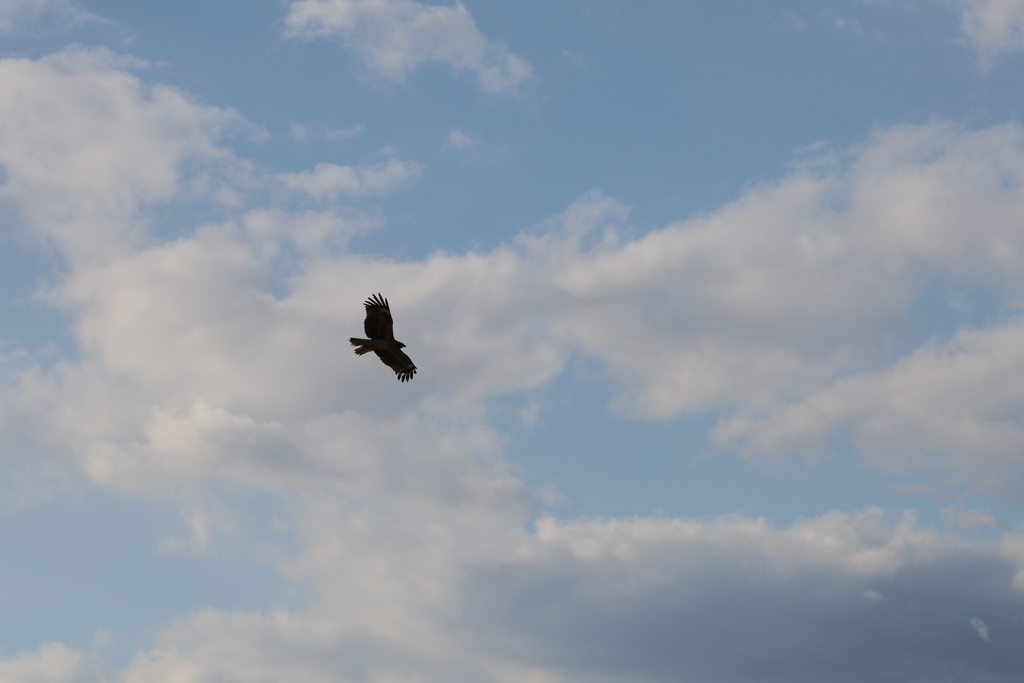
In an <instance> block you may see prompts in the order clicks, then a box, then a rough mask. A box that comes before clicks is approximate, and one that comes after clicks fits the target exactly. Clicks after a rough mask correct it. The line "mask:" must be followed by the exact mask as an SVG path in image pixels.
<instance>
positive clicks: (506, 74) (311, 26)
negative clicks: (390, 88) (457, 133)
mask: <svg viewBox="0 0 1024 683" xmlns="http://www.w3.org/2000/svg"><path fill="white" fill-rule="evenodd" d="M285 23H286V24H287V27H288V34H289V35H292V36H302V37H305V38H316V37H322V36H338V37H339V38H340V39H341V40H342V42H343V43H344V44H345V45H346V46H347V47H348V48H350V49H351V50H353V51H354V52H355V53H356V54H357V55H359V57H360V58H361V59H362V61H363V62H364V64H365V65H366V66H367V67H368V68H369V69H370V70H372V71H373V72H375V73H377V74H378V75H380V76H383V77H384V78H388V79H392V80H396V81H400V80H403V79H404V78H405V77H406V75H407V74H408V73H409V72H410V71H413V70H414V69H416V68H417V67H419V66H420V65H422V64H424V63H427V62H442V63H445V64H448V65H449V66H451V67H452V68H454V69H456V70H458V71H469V72H472V73H473V74H475V75H476V77H477V79H478V81H479V83H480V87H481V88H483V89H484V90H485V91H487V92H490V93H495V94H499V95H511V94H515V93H516V91H517V90H518V89H519V88H520V87H521V86H522V85H523V84H524V83H525V82H526V81H528V80H529V79H530V78H531V77H532V75H533V69H532V68H531V67H530V65H529V64H528V63H527V62H526V61H525V60H524V59H522V58H521V57H519V56H518V55H516V54H514V53H512V52H509V51H508V49H507V48H506V47H505V46H504V45H503V44H501V43H500V42H496V41H491V40H488V39H487V38H486V37H485V36H484V35H483V34H482V33H481V32H480V31H479V29H477V27H476V24H475V23H474V21H473V18H472V17H471V16H470V14H469V11H468V10H467V9H466V7H465V6H464V5H462V4H461V3H456V4H455V6H454V7H445V6H438V5H424V4H421V3H419V2H414V1H413V0H293V1H292V2H291V3H290V4H289V7H288V16H287V18H286V20H285Z"/></svg>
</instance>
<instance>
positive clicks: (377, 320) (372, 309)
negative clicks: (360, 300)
mask: <svg viewBox="0 0 1024 683" xmlns="http://www.w3.org/2000/svg"><path fill="white" fill-rule="evenodd" d="M363 306H366V320H364V321H363V331H365V332H366V336H367V337H369V338H370V339H387V340H388V341H394V339H395V331H394V329H395V323H394V321H393V320H392V319H391V307H390V306H388V300H387V299H385V298H384V297H382V296H381V295H380V294H374V295H373V296H371V297H370V298H369V299H367V300H366V302H365V303H364V304H363ZM378 355H380V354H378ZM403 355H404V354H403ZM385 362H387V361H385Z"/></svg>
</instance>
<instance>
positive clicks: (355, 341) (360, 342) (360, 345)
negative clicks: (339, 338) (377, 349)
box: [348, 337, 373, 356]
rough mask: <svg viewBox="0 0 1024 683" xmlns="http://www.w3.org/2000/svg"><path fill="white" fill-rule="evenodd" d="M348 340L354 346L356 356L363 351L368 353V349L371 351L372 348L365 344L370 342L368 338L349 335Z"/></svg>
mask: <svg viewBox="0 0 1024 683" xmlns="http://www.w3.org/2000/svg"><path fill="white" fill-rule="evenodd" d="M348 340H349V343H351V344H352V346H355V347H356V355H357V356H361V355H363V354H364V353H369V352H370V351H373V349H371V348H370V347H369V346H367V344H369V343H370V340H369V339H360V338H358V337H349V338H348Z"/></svg>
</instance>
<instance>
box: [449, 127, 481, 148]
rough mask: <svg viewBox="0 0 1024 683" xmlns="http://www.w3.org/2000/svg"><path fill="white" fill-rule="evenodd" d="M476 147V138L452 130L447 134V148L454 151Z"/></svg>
mask: <svg viewBox="0 0 1024 683" xmlns="http://www.w3.org/2000/svg"><path fill="white" fill-rule="evenodd" d="M475 145H476V138H475V137H473V136H472V135H470V134H469V133H464V132H463V131H461V130H456V129H452V131H451V132H450V133H448V146H449V147H453V148H454V149H470V148H472V147H474V146H475Z"/></svg>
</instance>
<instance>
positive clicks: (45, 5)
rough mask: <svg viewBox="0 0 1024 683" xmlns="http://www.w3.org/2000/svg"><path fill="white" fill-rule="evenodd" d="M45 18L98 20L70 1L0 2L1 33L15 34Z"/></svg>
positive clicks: (10, 0) (73, 20)
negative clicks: (18, 30) (20, 29)
mask: <svg viewBox="0 0 1024 683" xmlns="http://www.w3.org/2000/svg"><path fill="white" fill-rule="evenodd" d="M44 17H53V18H56V19H59V20H64V21H70V22H80V21H95V20H97V19H98V17H96V16H95V15H93V14H90V13H89V12H86V11H84V10H82V9H80V8H79V7H77V5H76V4H75V3H73V2H70V1H69V0H0V33H13V32H14V31H15V30H17V29H19V28H22V27H23V26H25V25H28V24H32V23H34V22H38V21H39V20H40V19H42V18H44Z"/></svg>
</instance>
